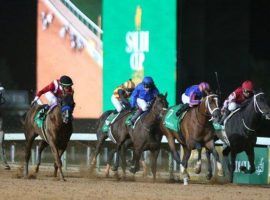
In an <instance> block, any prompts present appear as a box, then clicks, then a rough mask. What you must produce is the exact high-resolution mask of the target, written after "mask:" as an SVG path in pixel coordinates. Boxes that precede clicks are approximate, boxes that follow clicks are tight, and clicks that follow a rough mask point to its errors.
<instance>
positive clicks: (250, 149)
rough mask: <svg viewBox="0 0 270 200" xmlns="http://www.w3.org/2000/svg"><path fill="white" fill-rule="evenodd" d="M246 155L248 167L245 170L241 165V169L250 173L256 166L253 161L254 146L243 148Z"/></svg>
mask: <svg viewBox="0 0 270 200" xmlns="http://www.w3.org/2000/svg"><path fill="white" fill-rule="evenodd" d="M245 152H246V154H247V156H248V161H249V164H250V169H249V170H247V169H246V167H241V170H242V171H244V172H245V173H249V174H252V173H254V172H255V170H256V168H255V163H254V156H255V155H254V147H251V148H247V150H245Z"/></svg>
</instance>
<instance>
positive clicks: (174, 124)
mask: <svg viewBox="0 0 270 200" xmlns="http://www.w3.org/2000/svg"><path fill="white" fill-rule="evenodd" d="M182 106H184V105H183V104H179V105H176V106H173V107H171V108H169V110H168V111H167V113H166V115H165V118H164V121H163V124H164V125H165V126H166V127H167V128H168V129H170V130H173V131H175V132H179V125H180V123H181V121H182V119H183V118H184V116H185V114H186V112H183V113H181V114H180V115H179V116H177V115H176V113H177V111H179V110H180V109H181V108H182Z"/></svg>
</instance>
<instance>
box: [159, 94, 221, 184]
mask: <svg viewBox="0 0 270 200" xmlns="http://www.w3.org/2000/svg"><path fill="white" fill-rule="evenodd" d="M220 115H221V114H220V109H219V107H218V96H217V95H215V94H210V95H208V96H206V97H204V98H203V99H202V101H201V103H200V104H199V105H198V106H194V107H192V108H189V110H188V111H187V112H186V114H185V116H184V117H183V119H182V122H181V123H180V124H179V127H180V131H179V132H175V131H172V130H170V129H168V128H166V127H165V125H164V124H163V123H161V124H160V128H161V131H162V132H163V134H164V135H165V136H166V137H167V140H168V143H169V146H170V149H171V151H172V152H173V157H174V159H175V160H176V161H177V162H178V163H179V164H181V165H182V173H183V175H184V176H183V177H184V178H189V174H188V172H187V167H188V160H189V158H190V155H191V151H192V150H194V149H197V150H198V161H197V166H196V170H195V171H196V173H200V171H201V150H202V147H205V148H206V155H207V159H208V174H207V179H210V178H211V177H212V167H211V163H210V153H212V154H213V156H214V157H215V159H216V161H217V166H218V169H219V172H220V174H221V170H222V166H221V163H220V161H219V156H218V153H217V151H216V149H215V146H214V137H215V132H214V128H213V125H212V123H211V122H210V121H209V120H210V119H211V120H212V119H215V120H218V119H219V118H220ZM175 139H176V140H177V141H178V142H179V143H180V144H181V145H182V146H183V150H184V155H183V160H182V162H181V161H180V156H179V153H178V152H177V151H176V147H175V141H174V140H175Z"/></svg>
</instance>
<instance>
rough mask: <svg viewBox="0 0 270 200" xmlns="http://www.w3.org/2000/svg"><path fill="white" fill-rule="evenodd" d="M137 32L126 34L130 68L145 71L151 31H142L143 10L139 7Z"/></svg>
mask: <svg viewBox="0 0 270 200" xmlns="http://www.w3.org/2000/svg"><path fill="white" fill-rule="evenodd" d="M134 20H135V29H136V30H135V31H128V32H127V33H126V45H127V46H126V52H127V53H129V54H130V68H131V69H132V70H134V71H141V70H143V69H144V65H143V64H144V61H145V53H147V52H149V31H146V30H141V24H142V8H141V7H140V6H139V5H138V6H137V8H136V13H135V19H134Z"/></svg>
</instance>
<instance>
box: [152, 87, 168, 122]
mask: <svg viewBox="0 0 270 200" xmlns="http://www.w3.org/2000/svg"><path fill="white" fill-rule="evenodd" d="M168 105H169V103H168V101H167V92H166V93H165V95H163V94H159V95H157V96H156V97H155V99H154V101H153V104H152V107H151V111H152V112H154V113H155V114H157V115H158V116H159V117H162V116H163V115H164V114H165V112H166V110H167V108H168Z"/></svg>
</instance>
